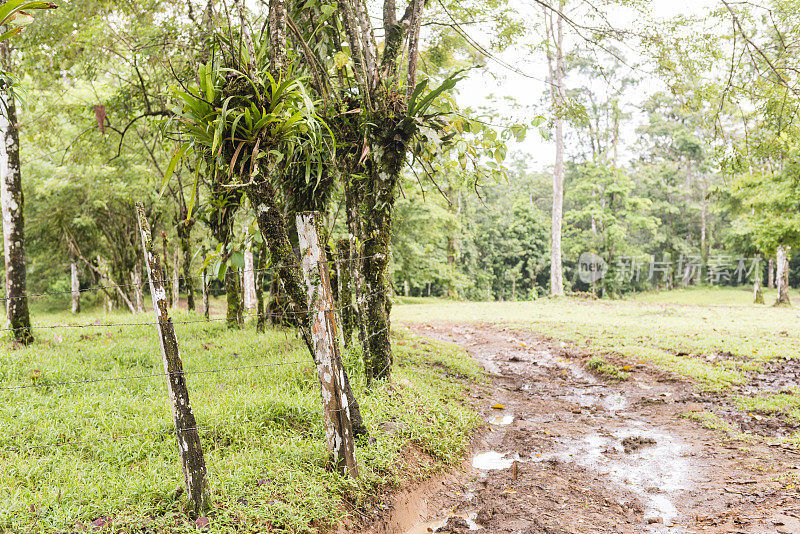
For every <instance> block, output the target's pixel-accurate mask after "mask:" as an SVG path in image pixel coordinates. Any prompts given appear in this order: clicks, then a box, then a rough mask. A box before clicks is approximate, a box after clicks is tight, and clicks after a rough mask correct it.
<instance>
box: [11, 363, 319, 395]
mask: <svg viewBox="0 0 800 534" xmlns="http://www.w3.org/2000/svg"><path fill="white" fill-rule="evenodd" d="M303 363H313V362H310V361H307V360H297V361H291V362H279V363H267V364H259V365H244V366H239V367H226V368H220V369H200V370H196V371H191V370H190V371H186V370H184V371H176V372H174V373H150V374H141V375H130V376H115V377H112V378H87V379H84V380H64V381H61V382H37V383H34V384H25V385H19V386H6V387H0V391H16V390H20V389H31V388H51V387H58V386H78V385H85V384H97V383H101V382H122V381H125V380H144V379H146V378H157V377H162V376H175V375H201V374H212V373H226V372H231V371H247V370H251V369H266V368H271V367H283V366H287V365H301V364H303Z"/></svg>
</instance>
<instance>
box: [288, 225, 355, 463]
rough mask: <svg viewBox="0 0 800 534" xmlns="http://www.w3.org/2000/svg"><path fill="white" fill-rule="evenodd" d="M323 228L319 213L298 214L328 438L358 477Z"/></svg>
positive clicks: (334, 458)
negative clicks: (323, 244) (321, 227)
mask: <svg viewBox="0 0 800 534" xmlns="http://www.w3.org/2000/svg"><path fill="white" fill-rule="evenodd" d="M319 227H320V220H319V214H318V213H316V212H305V213H298V214H297V234H298V237H299V241H300V254H301V258H302V267H303V279H304V281H305V284H306V293H307V295H308V297H307V298H308V309H309V313H310V314H311V336H312V339H313V343H314V349H315V352H316V363H317V375H318V376H319V381H320V386H321V392H322V409H323V422H324V424H325V437H326V440H327V443H328V449H329V451H330V453H331V457H332V461H333V464H334V465H335V466H336V467H337V468H338V469H339V470H340V471H341V472H343V473H344V472H347V473H349V474H350V476H352V477H357V476H358V466H357V465H356V461H355V442H354V436H353V423H352V421H351V419H350V409H349V401H348V398H347V395H346V393H345V383H346V373H345V370H344V367H343V365H342V361H341V356H340V354H339V350H338V345H337V339H336V323H335V319H334V317H335V314H334V309H333V295H332V292H331V287H330V280H329V277H328V264H327V260H326V257H325V249H324V247H323V246H322V243H321V241H320V238H319V236H320V235H321V232H320V231H319Z"/></svg>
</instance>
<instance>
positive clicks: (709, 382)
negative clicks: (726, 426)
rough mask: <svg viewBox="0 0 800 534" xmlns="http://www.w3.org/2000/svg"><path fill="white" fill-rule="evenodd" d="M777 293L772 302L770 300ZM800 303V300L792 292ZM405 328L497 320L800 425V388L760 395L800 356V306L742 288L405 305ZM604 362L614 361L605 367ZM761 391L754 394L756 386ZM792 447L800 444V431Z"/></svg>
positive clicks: (399, 310) (397, 312) (598, 360)
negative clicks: (669, 375)
mask: <svg viewBox="0 0 800 534" xmlns="http://www.w3.org/2000/svg"><path fill="white" fill-rule="evenodd" d="M772 293H773V294H770V293H767V294H766V295H765V297H766V298H767V302H770V297H771V298H772V299H773V300H774V292H772ZM791 296H792V298H793V299H794V301H795V303H796V304H798V305H800V294H798V293H797V292H792V295H791ZM394 321H395V323H396V324H403V323H406V322H416V323H426V322H435V321H442V322H459V323H470V322H473V323H488V324H494V325H498V326H504V327H510V328H518V329H524V330H529V331H533V332H536V333H539V334H541V335H544V336H546V337H549V338H553V339H557V340H562V341H565V342H569V343H573V344H575V345H577V346H578V347H581V348H583V349H586V350H588V351H590V352H593V353H595V354H596V355H597V356H596V357H595V358H594V361H593V365H594V366H596V367H598V368H600V369H601V370H602V369H607V370H609V374H616V376H615V377H614V378H622V379H624V378H625V375H623V374H621V373H618V370H620V369H624V370H627V369H631V367H629V366H633V365H635V364H637V363H643V362H651V363H654V364H655V365H657V366H659V367H661V368H663V369H665V370H668V371H672V372H674V373H677V374H679V375H681V376H682V377H684V378H685V379H687V380H689V381H691V382H693V383H694V384H695V387H696V388H697V389H700V390H708V391H716V392H719V393H721V394H722V398H723V399H725V400H724V402H727V403H729V404H730V405H731V406H734V407H736V408H737V409H739V410H743V411H745V412H750V413H752V414H756V416H757V414H759V413H761V414H769V415H777V416H780V417H783V418H786V419H788V420H791V421H794V422H797V423H800V388H798V385H797V384H794V383H791V380H790V385H787V386H786V387H782V388H779V389H780V391H766V390H765V391H758V390H757V388H758V387H760V386H759V385H758V384H756V386H753V387H749V388H748V387H747V386H751V385H752V383H753V380H755V377H757V376H758V375H759V373H761V377H762V378H761V379H763V377H764V376H765V373H766V376H773V375H780V374H781V370H782V367H783V366H788V365H789V364H790V363H792V364H793V362H790V360H795V359H798V358H800V329H798V324H800V309H797V308H784V307H781V308H774V307H772V306H769V305H767V306H764V305H754V304H752V299H751V296H750V293H749V292H748V291H744V290H737V289H696V290H683V291H672V292H660V293H650V294H642V295H637V296H635V298H632V299H629V300H619V301H604V300H599V301H593V300H582V299H572V298H560V299H550V298H544V299H539V300H537V301H532V302H475V303H470V302H448V301H443V300H435V299H401V303H400V304H399V305H397V306H395V307H394ZM603 358H605V359H607V360H608V361H610V362H613V364H616V365H613V366H611V367H601V366H602V365H603V364H604V360H603ZM754 388H755V389H756V391H755V392H754V391H753V389H754ZM792 441H794V442H796V443H800V434H795V436H794V437H793V438H792Z"/></svg>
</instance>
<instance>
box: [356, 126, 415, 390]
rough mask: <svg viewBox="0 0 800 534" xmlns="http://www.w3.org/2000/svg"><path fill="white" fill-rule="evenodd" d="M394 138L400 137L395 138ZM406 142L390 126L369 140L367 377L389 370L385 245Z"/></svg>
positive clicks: (381, 376) (378, 376) (388, 373)
mask: <svg viewBox="0 0 800 534" xmlns="http://www.w3.org/2000/svg"><path fill="white" fill-rule="evenodd" d="M398 139H400V140H399V141H398ZM406 148H407V147H406V143H405V142H403V141H402V132H396V131H395V128H394V127H390V128H388V129H387V130H385V131H383V132H382V135H381V136H380V137H379V138H378V139H377V140H375V142H373V148H372V154H373V157H374V161H373V162H372V167H371V169H370V170H371V176H370V186H371V190H370V193H369V195H368V199H367V202H368V207H367V211H366V217H365V221H364V223H365V228H366V229H368V232H366V233H365V235H364V281H365V282H366V284H365V288H366V292H367V294H366V295H365V302H366V312H367V316H366V322H367V335H368V342H369V360H368V361H366V362H365V364H366V365H365V371H366V375H367V381H368V382H369V381H372V380H383V379H388V378H389V377H390V376H391V373H392V345H391V342H390V339H389V314H388V309H389V305H390V303H389V293H388V291H389V282H388V279H387V276H386V275H387V270H388V266H389V254H390V251H389V245H390V241H391V229H392V207H393V206H394V201H395V198H394V197H395V189H396V187H397V179H398V177H399V175H400V172H401V170H402V168H403V165H404V163H405V154H406Z"/></svg>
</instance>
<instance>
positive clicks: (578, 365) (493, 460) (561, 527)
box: [366, 324, 800, 534]
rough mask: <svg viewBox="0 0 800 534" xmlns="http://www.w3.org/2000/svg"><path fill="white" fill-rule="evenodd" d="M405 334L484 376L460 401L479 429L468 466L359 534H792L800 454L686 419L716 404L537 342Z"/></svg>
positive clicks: (406, 498)
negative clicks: (445, 347)
mask: <svg viewBox="0 0 800 534" xmlns="http://www.w3.org/2000/svg"><path fill="white" fill-rule="evenodd" d="M413 330H414V331H415V332H417V333H419V334H423V335H426V336H428V337H431V338H435V339H439V340H444V341H449V342H452V343H456V344H458V345H461V346H463V347H465V348H466V349H467V350H468V351H469V352H470V354H472V356H473V357H475V358H476V359H477V360H478V361H479V362H480V363H481V364H482V365H483V366H484V368H485V369H486V370H487V371H488V372H489V374H490V376H491V384H489V385H486V386H475V387H474V388H473V390H472V391H471V392H470V398H469V399H468V400H469V402H470V403H471V404H472V405H473V406H474V407H475V408H476V409H478V410H479V411H481V412H482V413H483V414H484V416H485V418H486V421H487V426H486V429H485V431H484V432H482V433H481V434H480V435H479V436H477V437H476V439H475V441H474V443H473V450H472V453H471V454H472V455H471V457H470V458H469V459H468V461H467V463H466V464H465V466H464V467H463V469H462V470H459V471H457V472H454V473H451V474H450V475H449V476H447V477H443V478H440V479H437V480H435V481H432V483H431V484H429V485H426V486H424V487H417V488H414V489H413V490H409V491H410V492H411V493H409V491H406V492H405V493H402V494H400V497H399V498H398V499H397V500H395V501H394V506H393V507H390V508H391V511H389V512H387V514H388V516H390V517H388V520H387V521H384V522H383V523H382V524H381V525H380V526H375V527H373V528H372V529H370V530H368V531H366V532H369V533H372V534H377V533H381V534H383V533H385V534H394V533H398V534H402V533H421V534H425V533H428V532H450V533H473V532H475V533H488V532H498V533H500V532H508V533H589V532H603V533H606V532H608V533H639V532H709V533H723V532H724V533H769V532H797V533H800V519H798V518H800V494H798V492H797V490H796V489H795V488H794V487H793V486H792V484H793V482H792V479H791V478H792V477H793V476H794V474H795V473H800V471H798V470H797V469H798V464H800V455H798V454H797V452H796V451H794V450H791V449H788V448H778V447H769V446H767V445H765V444H755V445H753V444H745V443H731V442H722V441H721V440H720V437H719V435H718V434H716V433H715V432H713V431H710V430H706V429H703V428H701V427H699V425H698V424H696V423H695V422H692V421H690V420H687V419H685V418H682V417H681V414H683V413H686V412H690V411H697V410H704V409H707V407H710V406H712V404H713V403H714V401H715V397H714V396H713V395H703V394H698V393H696V392H694V391H692V389H691V386H690V385H688V384H686V383H685V382H682V381H676V380H665V379H664V378H665V375H664V373H662V372H660V371H658V370H655V369H650V368H649V367H645V366H637V367H636V369H635V372H634V374H633V376H632V377H631V378H630V379H629V380H628V381H626V382H621V383H611V382H607V381H604V380H602V379H601V378H598V377H596V376H595V375H593V374H591V373H589V372H588V371H586V370H585V367H584V363H585V361H584V360H585V358H586V356H585V355H581V354H578V353H574V352H571V351H570V349H569V348H568V347H566V346H565V345H563V344H561V343H558V342H551V341H547V340H544V339H542V338H540V337H537V336H536V335H534V334H529V333H523V332H517V331H511V330H503V329H496V328H490V327H482V326H470V327H465V326H453V325H444V324H442V325H424V326H421V325H420V326H415V327H414V328H413ZM787 477H788V478H787ZM396 518H402V520H400V521H398V520H396Z"/></svg>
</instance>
